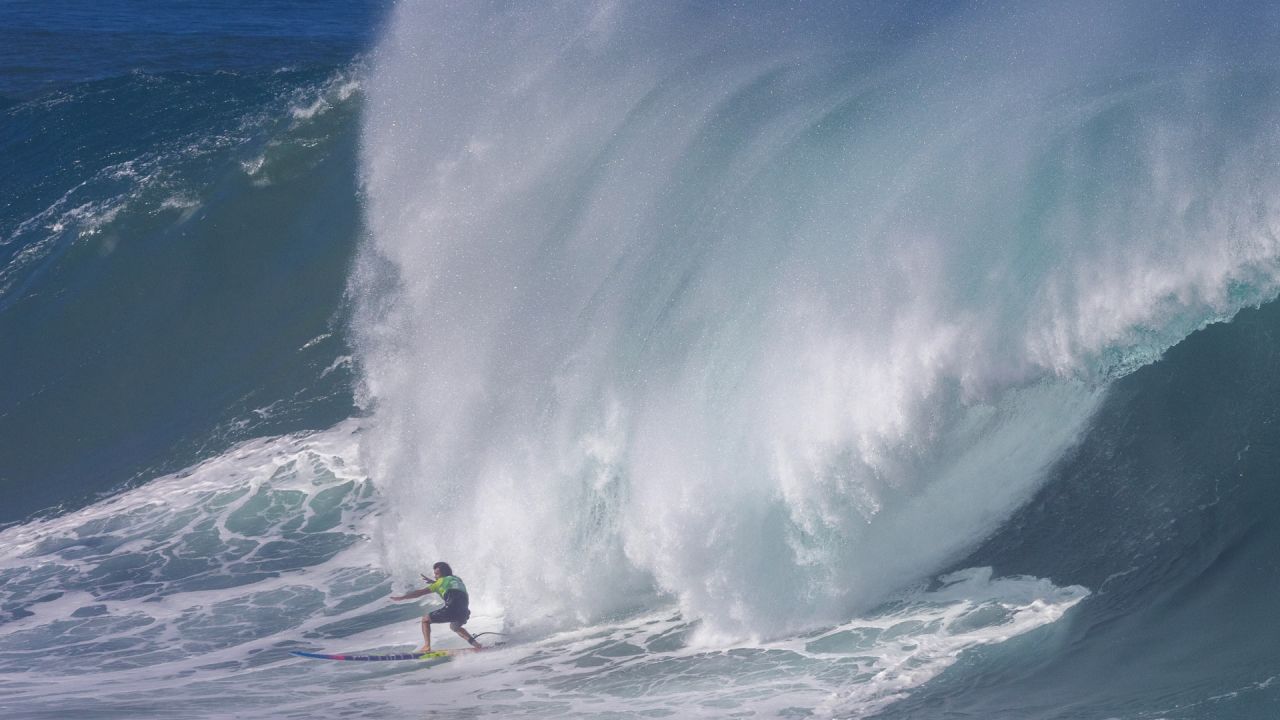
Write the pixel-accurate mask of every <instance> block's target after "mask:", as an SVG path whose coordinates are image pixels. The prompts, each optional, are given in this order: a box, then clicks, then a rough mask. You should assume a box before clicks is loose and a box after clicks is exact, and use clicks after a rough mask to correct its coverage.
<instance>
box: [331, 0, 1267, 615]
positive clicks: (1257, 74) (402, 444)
mask: <svg viewBox="0 0 1280 720" xmlns="http://www.w3.org/2000/svg"><path fill="white" fill-rule="evenodd" d="M1152 10H1153V8H1137V7H1129V6H1126V7H1116V6H1096V7H1094V6H1091V7H1089V8H1083V7H1076V6H1070V7H1067V6H1063V7H1055V6H1040V7H1031V6H1028V7H1022V8H1019V9H1016V10H1013V11H1010V10H1009V9H1008V8H1001V9H999V10H997V9H995V8H989V9H984V8H981V7H977V8H966V9H965V11H964V12H942V11H940V10H937V9H936V8H929V7H924V6H910V7H906V8H901V9H889V8H879V9H869V8H866V7H863V6H856V7H855V6H849V5H847V4H843V3H833V4H829V5H828V4H821V3H819V4H810V5H806V6H804V7H803V8H800V9H792V8H788V9H786V10H783V9H777V8H770V7H760V8H751V9H750V10H749V11H748V10H746V9H743V8H739V7H736V6H735V7H726V8H708V7H704V6H701V5H697V4H695V5H692V6H675V5H672V6H665V7H664V8H662V9H655V8H652V7H648V6H645V7H641V6H638V5H634V4H628V3H599V4H590V5H574V6H569V7H564V6H554V7H543V6H539V7H520V6H512V5H507V4H504V3H496V4H495V3H484V4H475V3H466V4H459V5H456V6H451V5H448V4H446V5H443V6H440V5H429V6H428V5H421V4H405V5H402V6H401V7H400V8H399V9H398V12H397V13H396V15H395V17H394V18H393V20H392V22H391V27H390V30H389V34H388V35H387V37H386V38H385V39H384V41H383V43H382V45H381V46H380V49H379V52H378V55H377V58H376V62H375V67H374V70H373V71H372V73H371V79H370V82H369V85H368V90H369V105H368V109H367V116H366V121H365V127H364V132H363V150H364V154H363V158H364V163H363V173H364V181H365V187H366V190H367V219H368V222H369V228H370V239H369V242H368V243H367V245H366V248H365V253H364V257H363V261H362V264H361V268H360V270H359V271H358V273H357V276H356V279H355V280H354V283H353V288H354V289H355V293H356V297H357V299H358V301H359V304H360V312H359V317H358V319H357V322H356V326H355V330H356V333H355V334H356V338H357V346H358V348H359V355H360V358H361V360H360V362H361V367H362V369H363V373H364V380H365V385H364V393H365V400H366V403H367V406H368V408H369V409H370V411H371V413H372V417H371V421H370V423H371V424H370V432H369V434H368V436H367V439H366V443H365V446H364V451H365V454H366V456H367V457H368V458H370V460H371V463H372V464H371V466H370V471H371V473H372V475H373V476H374V477H375V478H377V481H378V482H379V484H380V485H381V487H382V490H383V492H384V493H385V494H386V496H387V497H388V499H389V501H390V503H391V505H392V507H393V508H394V512H393V515H392V516H391V517H389V518H387V519H386V521H385V522H384V523H383V526H382V530H383V532H384V542H385V544H386V546H387V548H388V549H387V558H388V562H389V564H390V567H392V568H393V569H395V570H396V571H397V572H401V573H406V574H407V573H408V572H409V571H410V568H415V567H421V566H422V565H423V563H424V562H425V561H427V560H428V559H430V558H433V557H437V556H447V557H450V558H458V559H459V560H457V561H456V562H459V563H461V564H463V565H465V566H468V567H476V568H484V570H483V571H482V572H483V573H485V574H487V575H486V576H485V577H484V581H483V582H481V583H478V584H477V586H478V587H484V588H488V590H486V592H487V593H488V594H489V595H490V597H489V600H490V601H493V602H495V603H497V604H498V606H500V607H503V608H505V609H506V611H507V612H508V619H510V620H512V621H514V622H517V623H520V622H527V623H535V624H536V623H540V622H543V621H546V620H548V619H551V618H558V619H559V621H561V622H563V621H565V620H564V619H565V618H573V619H577V620H585V619H592V618H600V617H604V616H608V615H610V614H612V613H617V612H621V611H625V610H627V609H629V608H633V607H635V606H636V605H637V604H638V603H641V602H643V601H644V600H645V599H646V598H649V597H653V596H660V595H669V596H673V597H675V598H677V599H678V601H679V603H680V605H681V607H682V609H683V610H684V611H685V612H686V613H687V614H688V615H689V616H691V617H696V618H701V619H703V620H705V621H706V631H707V632H708V633H717V632H724V633H728V634H730V635H733V636H742V635H752V634H761V633H764V634H768V633H776V632H784V631H786V630H793V629H796V628H798V627H803V626H808V625H812V624H815V623H831V622H838V621H839V620H840V619H842V618H846V617H848V616H849V613H851V612H853V611H856V610H857V609H859V608H865V607H867V606H868V605H870V604H872V603H874V602H876V601H877V600H879V599H882V598H883V597H884V595H885V593H887V592H890V591H892V590H894V589H896V588H899V587H901V586H903V585H904V584H906V583H909V582H911V581H913V580H915V579H918V578H920V577H923V576H926V575H927V574H929V573H930V572H932V571H935V570H937V569H938V568H940V567H942V566H944V565H945V564H946V563H948V562H950V561H953V560H955V559H956V558H957V557H958V556H959V555H960V554H961V553H963V552H964V551H965V550H968V549H970V548H971V547H972V546H973V545H974V544H975V543H976V542H977V541H978V540H980V539H981V538H982V537H984V536H985V535H987V534H988V533H990V532H991V531H992V530H993V529H994V528H996V527H997V526H998V525H999V524H1000V523H1001V522H1002V521H1003V520H1004V519H1005V518H1007V517H1008V515H1009V514H1010V513H1011V512H1012V511H1013V509H1014V508H1016V507H1017V506H1018V505H1019V504H1020V503H1022V502H1023V501H1025V500H1026V498H1028V497H1029V496H1030V495H1031V493H1032V492H1034V491H1035V489H1036V488H1037V487H1038V486H1039V483H1040V482H1041V480H1042V478H1043V477H1044V475H1045V471H1046V469H1047V468H1048V467H1049V466H1050V465H1051V464H1052V463H1053V462H1054V461H1055V460H1056V459H1057V458H1059V457H1060V456H1061V455H1062V453H1063V452H1064V450H1065V449H1067V448H1068V447H1070V446H1071V444H1072V443H1073V442H1074V441H1075V440H1076V439H1077V438H1078V436H1079V433H1080V432H1081V430H1082V428H1084V427H1085V424H1086V423H1087V421H1088V419H1089V418H1090V416H1091V414H1092V413H1093V412H1094V410H1095V409H1096V407H1097V406H1098V402H1099V400H1100V398H1101V397H1102V395H1103V393H1104V392H1105V389H1106V388H1107V387H1108V384H1109V382H1111V381H1112V380H1113V379H1115V378H1117V377H1120V376H1123V375H1124V374H1126V373H1128V372H1130V371H1132V370H1133V369H1135V368H1137V367H1140V366H1142V365H1144V364H1147V363H1149V362H1151V361H1153V360H1154V359H1156V358H1158V357H1159V356H1160V354H1161V353H1162V352H1163V351H1165V350H1166V349H1167V348H1168V347H1169V346H1170V345H1172V344H1173V343H1175V342H1177V341H1178V340H1180V339H1181V338H1183V337H1184V336H1185V335H1187V334H1188V333H1189V332H1191V331H1193V330H1195V329H1196V328H1199V327H1202V326H1204V325H1205V324H1207V323H1211V322H1214V321H1218V320H1223V319H1226V318H1229V317H1231V316H1232V315H1233V314H1234V313H1235V312H1236V311H1237V310H1238V309H1240V308H1241V307H1244V306H1247V305H1250V304H1256V303H1259V302H1261V301H1263V300H1266V299H1268V298H1270V297H1272V296H1273V295H1274V294H1275V292H1276V288H1277V278H1280V272H1278V270H1280V267H1278V266H1277V259H1278V258H1280V254H1278V253H1277V250H1280V238H1277V233H1276V228H1277V225H1278V223H1280V208H1278V207H1277V200H1276V198H1277V197H1280V194H1278V193H1277V189H1280V188H1278V182H1280V171H1278V170H1277V168H1280V164H1277V162H1276V161H1277V159H1280V158H1277V150H1278V149H1280V142H1278V141H1280V137H1278V131H1277V128H1276V125H1275V124H1274V122H1273V120H1272V119H1273V118H1274V113H1275V110H1276V99H1277V96H1276V83H1277V76H1276V74H1275V72H1274V69H1273V68H1272V67H1270V66H1269V65H1268V64H1266V63H1265V62H1260V61H1259V60H1258V58H1259V55H1258V51H1260V50H1261V49H1263V47H1264V45H1263V43H1264V42H1265V38H1263V37H1261V36H1246V37H1243V38H1242V37H1239V36H1238V34H1233V35H1231V36H1230V37H1227V35H1226V34H1225V32H1226V31H1228V30H1234V29H1235V28H1234V27H1233V25H1232V24H1233V23H1234V22H1236V20H1235V19H1234V18H1231V17H1230V16H1222V17H1210V16H1207V15H1204V14H1201V13H1196V12H1191V13H1177V12H1175V11H1173V10H1171V9H1169V8H1160V9H1159V10H1160V14H1161V16H1162V18H1163V19H1164V21H1165V22H1164V24H1162V25H1159V26H1156V25H1154V24H1153V23H1151V22H1149V17H1150V14H1151V11H1152ZM1205 23H1210V30H1209V31H1206V30H1205V28H1204V24H1205ZM1213 30H1218V31H1222V32H1217V33H1216V32H1213ZM426 528H430V529H431V532H429V533H428V532H424V530H425V529H426ZM548 583H550V584H551V588H552V592H550V593H548V592H546V590H547V586H548ZM532 598H536V599H532Z"/></svg>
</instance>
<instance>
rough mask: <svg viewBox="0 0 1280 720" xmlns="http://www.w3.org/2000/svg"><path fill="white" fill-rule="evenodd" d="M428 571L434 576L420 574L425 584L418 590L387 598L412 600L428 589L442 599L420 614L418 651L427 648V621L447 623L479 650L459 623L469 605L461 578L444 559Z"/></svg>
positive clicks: (465, 617) (468, 612)
mask: <svg viewBox="0 0 1280 720" xmlns="http://www.w3.org/2000/svg"><path fill="white" fill-rule="evenodd" d="M431 570H432V572H434V573H435V576H436V577H435V580H432V579H431V578H428V577H427V576H426V575H423V576H422V579H423V580H425V581H426V582H427V583H428V585H427V586H426V587H425V588H422V589H420V590H414V591H413V592H409V593H405V594H404V595H400V596H396V595H392V596H391V599H392V600H394V601H396V602H400V601H401V600H413V599H414V598H420V597H422V596H423V595H427V594H430V593H439V594H440V597H441V598H443V599H444V607H442V608H436V609H435V610H432V611H431V612H429V613H427V614H426V615H425V616H423V618H422V647H420V648H418V650H417V652H419V653H429V652H431V623H433V622H434V623H445V622H447V623H449V627H450V628H452V629H453V631H454V632H456V633H458V637H460V638H462V639H463V640H466V641H467V642H468V643H470V644H471V647H473V648H475V649H477V650H479V649H480V647H481V646H480V643H478V642H476V639H475V638H474V637H471V633H469V632H467V630H466V628H464V627H462V626H463V625H465V624H466V622H467V620H469V619H470V618H471V609H470V608H468V607H467V604H468V603H469V602H470V601H469V599H468V597H467V586H466V585H464V584H462V578H459V577H457V576H456V575H454V574H453V568H451V567H449V563H447V562H438V563H436V564H435V565H432V566H431Z"/></svg>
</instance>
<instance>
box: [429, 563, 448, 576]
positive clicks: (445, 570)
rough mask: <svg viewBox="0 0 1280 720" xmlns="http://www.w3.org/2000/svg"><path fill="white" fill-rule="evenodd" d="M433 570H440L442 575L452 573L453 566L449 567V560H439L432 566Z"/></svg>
mask: <svg viewBox="0 0 1280 720" xmlns="http://www.w3.org/2000/svg"><path fill="white" fill-rule="evenodd" d="M431 569H432V570H439V571H440V574H441V575H452V574H453V568H451V567H449V563H447V562H438V563H436V564H435V565H432V566H431Z"/></svg>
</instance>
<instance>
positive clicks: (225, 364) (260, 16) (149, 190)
mask: <svg viewBox="0 0 1280 720" xmlns="http://www.w3.org/2000/svg"><path fill="white" fill-rule="evenodd" d="M387 7H388V6H387V3H385V2H264V3H240V2H213V3H205V2H176V3H148V2H78V1H77V2H66V3H56V4H54V5H49V4H46V3H29V2H5V3H3V4H2V5H0V96H3V97H4V98H5V99H4V101H3V103H4V105H5V107H4V109H3V110H2V112H3V120H2V121H0V155H2V156H3V157H4V158H5V172H4V173H3V177H2V178H0V267H2V268H3V270H0V273H2V274H3V281H2V283H3V290H2V291H0V337H3V338H4V342H3V343H0V368H3V371H2V372H3V377H4V381H3V383H0V398H2V399H0V407H3V410H2V411H0V468H3V469H0V496H2V497H3V498H4V500H3V502H2V503H0V522H12V521H14V520H17V519H20V518H22V517H24V516H26V515H27V514H29V513H31V512H34V511H37V510H42V509H46V508H49V507H52V506H55V505H57V504H59V503H61V502H64V501H72V502H82V501H83V500H84V499H85V497H86V496H87V495H90V494H92V493H94V492H96V491H99V490H106V489H109V488H111V487H118V486H119V485H120V483H121V482H123V481H125V480H127V479H129V478H131V477H133V476H134V475H136V474H138V473H140V472H143V470H144V469H148V472H150V473H151V474H152V475H153V476H154V473H155V471H156V470H157V469H162V468H168V469H178V468H180V467H182V466H185V465H186V464H189V462H190V461H191V460H193V459H195V458H198V457H203V456H207V455H208V454H209V453H211V452H216V451H218V450H219V449H220V448H225V447H226V446H227V444H228V443H230V442H233V441H235V440H237V439H243V438H245V437H249V436H252V435H253V434H256V433H260V432H263V431H264V430H266V429H267V428H274V429H275V430H276V431H287V430H296V429H302V428H318V427H326V426H328V425H329V424H332V423H333V422H335V421H336V420H338V419H340V418H342V417H345V416H346V415H347V414H349V413H350V412H351V400H350V389H349V376H348V374H347V373H346V370H345V368H341V367H339V368H337V369H336V370H335V371H332V372H331V373H330V374H329V375H327V376H326V377H325V378H324V379H320V378H319V377H318V375H319V374H320V373H322V372H323V371H325V370H326V368H330V366H331V365H332V364H333V363H334V362H335V360H336V358H337V357H339V356H340V355H342V352H341V349H340V348H341V346H342V339H341V338H342V334H343V331H342V322H341V320H340V319H339V318H340V307H341V303H340V298H341V294H342V292H343V286H344V278H345V276H346V273H347V265H348V263H349V261H350V258H351V254H352V252H353V249H354V244H355V241H356V238H357V234H358V227H359V209H358V205H357V203H356V189H355V182H356V179H355V178H356V164H355V133H356V131H357V115H358V114H357V111H356V109H355V107H354V103H353V102H352V101H345V102H341V101H337V100H335V99H334V97H332V96H333V95H335V94H339V95H340V94H341V93H342V92H344V91H343V90H342V89H341V87H340V86H341V85H342V84H343V83H344V82H348V80H347V79H344V78H345V77H346V76H347V75H348V74H349V73H351V72H352V68H353V67H354V66H355V64H356V63H358V58H359V57H360V54H361V53H363V52H365V51H366V50H368V48H369V47H370V45H371V44H372V42H373V40H374V38H375V36H376V33H377V29H378V26H379V22H380V21H381V19H382V18H383V17H384V15H385V12H386V10H387ZM326 88H328V89H326ZM326 92H329V95H330V97H329V99H328V100H326ZM330 101H332V102H334V103H335V104H336V105H337V107H336V108H335V109H334V111H333V112H331V113H330V112H326V113H323V115H324V117H321V118H318V119H317V121H316V122H314V123H310V124H309V125H308V126H307V127H305V128H297V127H294V125H296V123H297V121H296V119H295V118H294V117H293V116H291V115H290V109H291V108H295V107H297V108H303V109H306V108H311V109H312V111H314V110H316V109H324V110H327V109H329V106H328V105H327V103H329V102H330ZM315 103H322V104H324V107H323V108H321V107H320V106H314V107H313V105H314V104H315ZM268 156H269V157H270V161H271V167H270V168H269V169H267V170H265V171H263V172H261V173H259V174H258V175H257V176H256V177H255V176H251V174H250V173H246V171H245V166H246V163H248V164H252V163H261V162H263V161H264V160H263V159H264V158H267V157H268ZM267 173H269V177H268V176H267ZM100 226H102V227H103V229H101V230H99V227H100ZM250 317H252V318H255V319H256V320H255V321H254V322H241V321H240V320H241V319H243V318H250ZM316 338H322V339H321V340H319V341H317V342H316V343H315V344H313V345H311V346H308V347H307V349H306V350H305V351H301V350H300V348H302V347H303V346H305V345H307V343H308V342H309V341H311V340H313V339H316ZM285 401H287V402H288V403H289V408H288V409H287V410H284V409H281V410H280V411H279V412H271V411H264V410H263V409H262V408H266V407H271V406H273V404H275V403H278V402H285Z"/></svg>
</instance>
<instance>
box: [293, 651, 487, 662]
mask: <svg viewBox="0 0 1280 720" xmlns="http://www.w3.org/2000/svg"><path fill="white" fill-rule="evenodd" d="M473 652H479V650H476V649H475V648H458V649H456V650H432V651H431V652H429V653H398V654H395V655H348V654H345V653H343V654H339V655H330V654H328V653H313V652H303V651H301V650H291V651H290V654H291V655H297V656H298V657H305V658H316V659H318V660H357V661H360V662H380V661H386V660H436V659H439V658H450V657H454V656H455V655H465V654H467V653H473Z"/></svg>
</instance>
